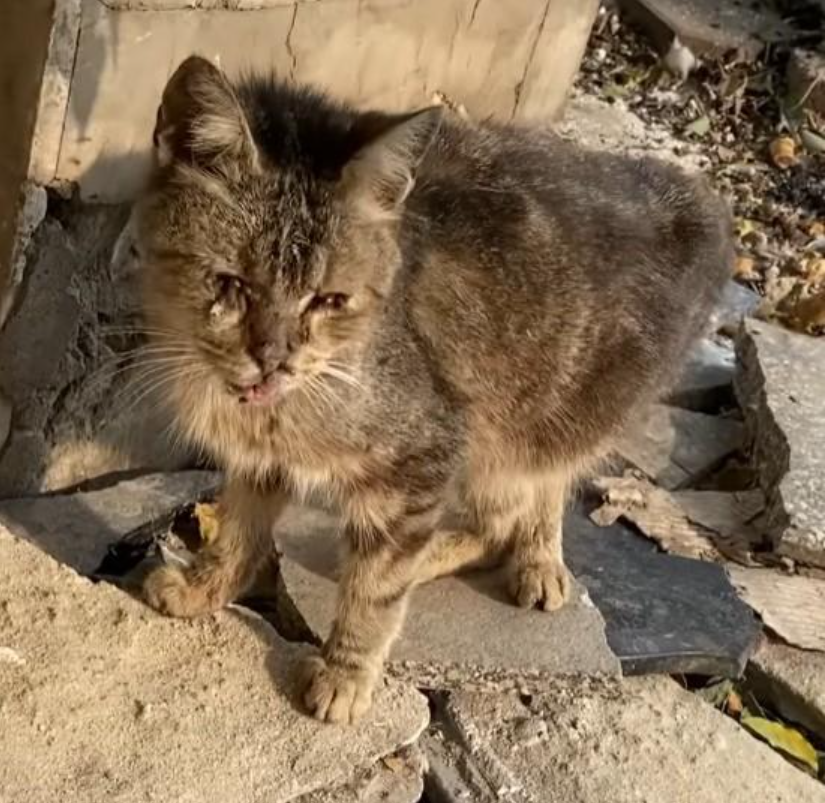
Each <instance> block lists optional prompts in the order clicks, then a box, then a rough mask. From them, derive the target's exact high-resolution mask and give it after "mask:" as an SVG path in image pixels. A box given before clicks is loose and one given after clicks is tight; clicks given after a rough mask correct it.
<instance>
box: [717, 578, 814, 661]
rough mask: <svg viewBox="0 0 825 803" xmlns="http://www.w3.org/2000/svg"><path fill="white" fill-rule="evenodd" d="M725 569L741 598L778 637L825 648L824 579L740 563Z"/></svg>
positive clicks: (805, 646)
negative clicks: (727, 570) (750, 567)
mask: <svg viewBox="0 0 825 803" xmlns="http://www.w3.org/2000/svg"><path fill="white" fill-rule="evenodd" d="M729 571H730V576H731V580H732V581H733V584H734V585H735V586H736V587H737V588H738V589H739V592H740V594H741V595H742V599H744V600H745V602H747V603H748V605H750V606H751V608H753V609H754V610H755V611H756V612H757V613H758V614H759V615H760V616H761V617H762V621H763V622H764V623H765V624H766V625H767V626H768V627H769V628H770V629H771V630H772V631H773V632H774V633H776V634H777V635H778V636H779V637H780V638H781V639H783V640H784V641H786V642H788V644H793V645H795V646H797V647H802V648H803V649H806V650H821V651H825V580H818V579H816V578H814V577H799V576H789V575H784V574H781V573H780V572H778V571H776V570H772V569H745V568H743V567H741V566H731V567H730V569H729Z"/></svg>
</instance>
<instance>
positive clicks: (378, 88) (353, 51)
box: [58, 0, 598, 201]
mask: <svg viewBox="0 0 825 803" xmlns="http://www.w3.org/2000/svg"><path fill="white" fill-rule="evenodd" d="M121 5H122V4H121ZM143 5H144V7H140V8H136V9H135V10H129V9H123V8H120V9H113V8H109V7H108V6H107V5H106V4H104V3H101V2H100V1H99V0H84V2H83V11H82V22H81V29H80V37H79V43H78V49H77V58H76V61H75V67H74V74H73V79H72V86H71V92H70V96H69V107H68V115H67V118H66V123H65V129H64V132H63V137H62V145H61V150H60V160H59V164H58V178H60V179H63V180H69V181H78V182H79V185H80V191H81V194H82V196H83V197H84V198H99V199H102V200H107V201H110V200H116V199H122V198H129V197H131V196H132V195H133V194H134V192H135V191H136V190H137V189H138V188H139V187H140V185H141V183H142V181H143V178H144V175H145V171H146V166H147V163H148V149H149V146H150V142H151V134H152V129H153V127H154V123H155V115H156V111H157V106H158V102H159V99H160V96H161V92H162V90H163V86H164V84H165V82H166V80H167V79H168V77H169V75H170V73H171V71H172V70H173V69H174V67H175V66H176V65H177V64H178V63H179V62H180V61H182V60H183V59H184V58H185V57H186V56H188V55H190V54H191V53H192V52H195V51H197V52H200V53H202V54H203V55H205V56H207V57H208V58H211V59H213V60H214V61H215V62H216V63H217V64H219V65H220V66H221V67H223V68H225V69H227V70H228V71H229V72H230V73H237V72H238V71H240V70H250V69H262V70H265V71H267V72H268V71H271V70H274V71H275V72H276V73H277V74H278V75H279V76H282V77H286V78H290V79H294V80H297V81H301V82H308V83H313V84H317V85H319V86H321V87H322V88H324V89H327V90H329V91H331V92H332V93H334V94H335V95H336V96H338V97H340V98H342V99H345V100H349V101H351V102H356V103H358V104H360V105H364V106H378V107H384V108H387V109H389V110H406V109H410V108H414V107H416V106H423V105H427V104H429V103H430V102H431V98H432V95H433V93H434V92H436V91H441V92H444V93H445V94H446V95H447V96H449V97H453V98H459V99H460V100H461V102H462V103H463V104H464V105H465V106H466V108H467V110H468V111H469V113H470V115H471V116H472V117H478V118H484V117H488V116H491V115H492V116H496V117H498V118H500V119H510V118H516V119H520V120H521V119H548V118H550V117H553V116H554V115H556V114H557V113H558V112H559V110H560V108H561V106H562V104H563V102H564V100H565V98H566V95H567V92H568V90H569V88H570V86H571V84H572V82H573V78H574V75H575V72H576V70H577V69H578V66H579V62H580V60H581V55H582V52H583V50H584V47H585V45H586V42H587V38H588V35H589V32H590V27H591V25H592V22H593V19H594V18H595V14H596V10H597V8H598V0H581V1H580V2H578V3H569V2H567V0H510V2H508V3H507V5H506V7H504V6H502V5H501V4H500V3H494V2H489V1H488V0H482V1H481V2H479V0H420V1H419V2H416V3H398V2H388V0H334V1H333V2H328V1H327V0H320V1H319V2H299V3H291V4H287V5H284V4H274V5H273V4H270V3H267V4H266V7H262V8H259V9H257V10H245V11H243V12H242V13H241V12H240V11H238V10H232V9H231V8H227V7H223V8H212V9H208V10H207V9H199V10H197V11H192V10H191V9H189V8H185V7H184V8H176V9H169V8H168V5H169V4H166V5H167V8H165V9H161V10H151V9H148V10H147V8H146V7H145V5H146V4H143ZM223 5H225V6H229V5H231V4H228V3H227V4H223ZM124 87H128V91H126V92H125V91H124Z"/></svg>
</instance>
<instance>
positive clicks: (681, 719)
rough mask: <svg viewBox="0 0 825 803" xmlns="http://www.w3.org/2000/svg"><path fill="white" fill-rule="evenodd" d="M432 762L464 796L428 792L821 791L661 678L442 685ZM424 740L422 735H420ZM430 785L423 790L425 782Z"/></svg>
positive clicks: (707, 802)
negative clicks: (452, 690) (542, 687)
mask: <svg viewBox="0 0 825 803" xmlns="http://www.w3.org/2000/svg"><path fill="white" fill-rule="evenodd" d="M437 716H438V717H439V718H438V720H437V721H438V722H439V724H441V726H442V728H443V733H444V736H445V738H446V739H447V741H448V742H452V744H451V745H448V749H447V750H446V751H442V752H441V754H440V755H437V756H436V761H433V762H431V772H432V773H441V772H442V770H441V767H443V766H444V763H445V756H446V757H447V761H448V762H449V758H450V756H451V755H452V756H454V757H455V762H454V763H453V764H451V765H449V764H448V766H449V773H448V774H447V777H446V781H445V784H444V786H445V787H447V788H448V789H449V788H450V787H456V780H455V776H456V775H458V776H459V778H461V779H462V782H463V783H464V784H465V787H464V789H463V790H462V789H461V787H460V786H458V789H459V791H465V792H469V794H470V796H469V797H460V796H456V797H451V796H450V795H449V794H444V795H441V794H439V793H438V784H437V783H436V782H435V780H434V781H431V782H429V783H428V793H430V799H431V800H432V801H433V803H447V802H448V801H449V803H458V801H460V800H472V801H473V803H494V802H496V801H500V800H507V801H512V802H513V803H548V802H549V801H575V803H605V801H610V803H639V801H644V803H665V801H667V803H693V801H702V803H732V802H733V801H736V803H738V802H739V801H742V802H743V803H744V801H752V800H753V801H755V800H759V801H771V803H822V801H825V787H823V786H822V785H821V784H820V783H818V782H817V781H816V780H814V779H813V778H810V777H808V776H807V775H805V774H804V773H803V772H800V771H799V770H798V769H796V767H794V766H792V765H791V764H790V763H788V762H787V761H785V759H783V758H782V757H781V756H780V755H779V754H778V753H776V752H774V751H773V750H772V749H771V748H770V747H768V746H767V745H766V744H763V743H762V742H759V741H757V740H756V739H755V738H754V737H752V736H751V735H750V734H748V733H747V732H746V731H745V730H744V729H742V728H741V727H740V726H739V725H738V724H737V723H736V722H735V721H734V720H732V719H730V718H729V717H727V716H725V715H724V714H722V713H720V712H719V711H717V710H716V709H714V708H713V707H712V706H710V705H708V704H707V703H705V702H704V701H703V700H702V699H701V698H699V697H698V696H696V695H694V694H691V693H690V692H688V691H685V690H684V689H682V688H681V687H680V686H678V685H677V684H676V683H675V682H674V681H672V680H670V679H669V678H644V679H642V678H628V679H625V680H624V681H622V682H621V683H616V682H609V683H602V684H593V683H587V682H582V681H572V680H564V681H561V680H560V681H559V682H558V684H557V685H556V687H555V688H554V689H553V690H552V692H549V693H546V694H545V693H542V694H540V695H534V696H532V697H531V698H525V697H524V696H523V695H522V696H519V695H516V694H501V695H495V694H474V693H469V692H463V693H458V694H451V695H449V696H447V697H446V698H445V699H443V700H442V701H441V705H440V706H439V707H437ZM424 744H425V747H427V746H428V745H429V744H430V742H429V740H427V741H425V742H424ZM431 790H432V791H431Z"/></svg>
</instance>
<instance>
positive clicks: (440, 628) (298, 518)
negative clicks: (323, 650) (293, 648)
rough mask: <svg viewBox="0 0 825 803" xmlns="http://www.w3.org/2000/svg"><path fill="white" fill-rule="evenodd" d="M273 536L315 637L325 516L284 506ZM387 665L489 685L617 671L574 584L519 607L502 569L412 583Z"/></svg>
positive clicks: (421, 676)
mask: <svg viewBox="0 0 825 803" xmlns="http://www.w3.org/2000/svg"><path fill="white" fill-rule="evenodd" d="M278 537H279V540H280V543H281V547H282V549H283V551H284V558H283V560H282V563H281V572H282V575H283V578H284V581H285V584H286V591H287V594H288V595H289V597H290V598H291V599H292V601H293V602H294V603H295V605H296V607H297V608H298V610H299V612H300V613H301V615H302V616H303V618H304V620H305V621H306V623H307V625H308V626H309V627H310V629H311V630H312V631H313V633H315V634H316V635H317V636H319V637H321V638H323V637H324V636H326V634H327V633H328V631H329V627H330V625H331V623H332V619H333V616H334V613H335V600H336V583H335V568H336V553H337V544H336V542H335V539H336V522H335V519H334V518H332V517H331V516H329V515H328V514H326V513H324V512H322V511H318V510H310V509H306V508H292V509H291V510H290V511H289V512H288V513H287V515H286V516H285V518H284V520H283V521H282V522H281V523H280V526H279V527H278ZM391 669H392V671H393V673H394V674H395V675H397V676H400V677H404V678H408V679H411V680H414V681H415V683H416V684H417V685H418V686H425V687H434V688H445V687H456V686H466V685H475V686H478V687H492V688H498V687H502V686H509V687H514V686H516V687H517V686H518V685H519V684H520V683H523V682H534V683H541V682H543V681H544V680H545V679H546V678H548V677H551V676H553V675H558V674H561V675H577V674H582V675H600V674H618V672H619V663H618V661H617V659H616V657H615V656H614V655H613V653H612V652H611V651H610V649H609V648H608V646H607V641H606V639H605V634H604V621H603V620H602V618H601V615H600V614H599V612H598V611H597V610H596V608H595V607H594V606H593V604H592V603H591V602H590V600H589V599H588V597H587V595H586V592H585V591H584V589H583V588H582V587H581V586H580V585H576V586H575V588H574V592H573V598H572V600H571V602H570V603H569V604H568V605H567V606H565V607H564V608H563V609H562V610H560V611H556V612H554V613H544V612H542V611H524V610H522V609H520V608H518V607H516V606H515V605H513V603H512V602H511V601H510V599H509V597H508V596H507V593H506V585H505V582H504V579H503V578H502V577H500V576H498V574H497V573H496V572H479V573H477V574H475V575H467V576H464V577H449V578H443V579H440V580H436V581H435V582H432V583H428V584H427V585H426V586H423V587H421V588H419V589H417V590H416V591H415V592H414V594H413V598H412V601H411V603H410V608H409V613H408V615H407V620H406V624H405V627H404V630H403V632H402V635H401V637H400V638H399V640H398V641H397V642H396V644H395V647H394V648H393V651H392V654H391Z"/></svg>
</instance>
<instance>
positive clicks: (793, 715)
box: [747, 640, 825, 739]
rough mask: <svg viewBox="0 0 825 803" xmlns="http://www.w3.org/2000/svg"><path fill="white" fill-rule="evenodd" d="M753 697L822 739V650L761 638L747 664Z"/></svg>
mask: <svg viewBox="0 0 825 803" xmlns="http://www.w3.org/2000/svg"><path fill="white" fill-rule="evenodd" d="M747 677H748V683H749V684H750V685H752V686H753V687H754V689H755V691H756V695H757V697H758V698H759V699H760V700H762V701H764V702H766V703H768V704H769V705H770V707H771V708H773V709H774V710H775V711H776V712H777V713H779V714H780V715H781V716H782V717H784V718H785V719H787V720H788V721H789V722H794V723H796V724H798V725H802V726H803V727H805V728H807V729H808V730H809V731H811V732H812V733H815V734H817V735H818V736H819V737H820V739H825V653H821V652H814V651H813V650H798V649H796V648H795V647H788V646H786V645H785V644H778V643H773V642H770V641H767V640H766V641H765V642H764V643H763V644H762V646H761V647H760V648H759V650H758V651H757V652H756V654H755V655H754V656H753V657H752V658H751V660H750V663H749V664H748V673H747Z"/></svg>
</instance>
